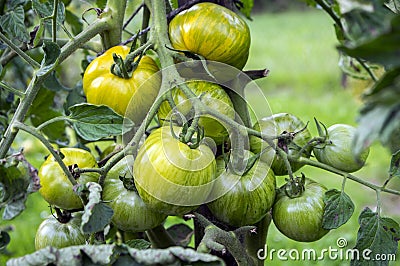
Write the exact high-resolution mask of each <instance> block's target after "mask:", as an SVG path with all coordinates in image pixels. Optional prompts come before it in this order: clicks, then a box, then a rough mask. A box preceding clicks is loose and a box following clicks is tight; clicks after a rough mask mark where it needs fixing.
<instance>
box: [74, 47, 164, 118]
mask: <svg viewBox="0 0 400 266" xmlns="http://www.w3.org/2000/svg"><path fill="white" fill-rule="evenodd" d="M129 50H130V48H129V47H127V46H114V47H111V48H110V49H108V50H107V51H106V52H105V53H103V54H102V55H100V56H99V57H97V58H96V59H94V60H93V61H92V62H91V63H90V64H89V66H88V67H87V68H86V70H85V73H84V75H83V81H82V82H83V84H82V85H83V91H84V93H85V95H86V99H87V102H88V103H91V104H97V105H101V104H104V105H107V106H109V107H110V108H112V109H113V110H114V111H115V112H117V113H118V114H120V115H122V116H124V115H125V116H128V117H129V118H130V119H131V120H132V121H133V122H134V123H136V124H138V123H140V122H141V121H142V120H143V119H144V117H145V116H146V114H147V112H148V110H149V109H150V107H151V105H152V104H153V102H154V100H155V99H156V97H157V96H158V92H159V90H160V86H161V77H160V76H159V75H158V74H156V73H157V72H158V71H159V69H158V67H157V64H156V63H155V62H154V60H153V59H152V58H151V57H149V56H146V55H145V56H143V57H142V59H141V60H140V63H139V65H138V67H137V69H136V70H135V71H134V72H133V73H132V77H131V78H129V79H124V78H121V77H118V76H116V75H114V74H112V73H111V71H110V68H111V66H112V64H113V63H114V60H113V56H112V55H113V53H116V54H117V55H120V56H121V57H122V58H123V59H125V57H126V56H127V55H128V53H129ZM143 84H144V85H143ZM141 85H143V86H141Z"/></svg>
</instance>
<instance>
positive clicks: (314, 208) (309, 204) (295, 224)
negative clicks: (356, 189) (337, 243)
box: [272, 179, 329, 242]
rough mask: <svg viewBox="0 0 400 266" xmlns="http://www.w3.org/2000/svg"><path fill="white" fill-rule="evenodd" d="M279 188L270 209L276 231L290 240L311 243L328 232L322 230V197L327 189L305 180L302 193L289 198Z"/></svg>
mask: <svg viewBox="0 0 400 266" xmlns="http://www.w3.org/2000/svg"><path fill="white" fill-rule="evenodd" d="M284 186H285V185H284ZM284 186H283V187H281V188H280V189H279V190H278V193H277V195H276V199H275V203H274V206H273V207H272V219H273V221H274V224H275V226H276V227H277V228H278V230H279V231H280V232H281V233H282V234H284V235H285V236H287V237H288V238H290V239H293V240H296V241H300V242H312V241H316V240H318V239H320V238H322V237H323V236H324V235H325V234H327V233H328V232H329V230H326V229H324V228H322V217H323V214H324V209H325V203H324V196H325V192H326V191H327V189H326V188H325V187H324V186H323V185H321V184H319V183H317V182H314V181H312V180H310V179H306V180H305V184H304V189H305V190H304V192H303V193H302V194H301V195H300V196H298V197H295V198H290V197H288V195H286V193H285V188H284Z"/></svg>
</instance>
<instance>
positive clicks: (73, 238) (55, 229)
mask: <svg viewBox="0 0 400 266" xmlns="http://www.w3.org/2000/svg"><path fill="white" fill-rule="evenodd" d="M81 218H82V215H81V214H80V213H75V214H74V215H73V217H72V218H71V220H70V221H68V222H67V223H60V222H59V221H58V220H57V219H56V218H55V217H54V216H53V215H50V216H48V217H47V218H46V219H45V220H43V222H42V223H41V224H40V225H39V228H38V230H37V231H36V236H35V248H36V250H39V249H42V248H45V247H47V246H52V247H55V248H64V247H69V246H75V245H84V244H86V236H85V235H84V234H83V233H82V231H81V229H80V226H81V222H82V219H81Z"/></svg>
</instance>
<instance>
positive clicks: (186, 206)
mask: <svg viewBox="0 0 400 266" xmlns="http://www.w3.org/2000/svg"><path fill="white" fill-rule="evenodd" d="M180 130H181V129H180V128H179V127H170V126H164V127H160V128H158V129H156V130H155V131H153V132H152V133H151V134H150V135H149V137H148V138H147V139H146V141H145V142H144V144H143V146H142V147H141V148H140V149H139V152H138V155H137V157H136V159H135V162H134V165H133V172H134V176H135V184H136V188H137V190H138V192H139V195H140V197H141V198H142V199H143V201H144V202H145V203H146V204H147V205H148V206H149V207H150V208H153V209H154V210H156V211H159V212H163V213H166V214H168V215H180V214H185V213H187V212H189V211H191V210H193V209H195V208H196V207H197V206H198V205H200V204H201V203H202V202H204V201H205V200H206V199H207V197H208V195H209V194H210V192H211V188H212V186H211V181H212V180H213V179H214V177H215V171H216V163H215V158H214V154H213V152H212V150H211V149H210V148H209V147H208V146H206V145H205V144H200V143H199V145H198V147H196V148H191V147H190V146H189V145H188V144H187V143H183V142H181V141H180V140H179V139H178V138H177V137H176V136H174V132H176V133H177V134H179V132H180Z"/></svg>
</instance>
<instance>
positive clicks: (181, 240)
mask: <svg viewBox="0 0 400 266" xmlns="http://www.w3.org/2000/svg"><path fill="white" fill-rule="evenodd" d="M167 232H168V233H169V235H170V236H171V237H172V239H173V240H174V243H176V244H179V246H182V247H186V246H187V245H188V244H189V243H190V240H191V238H192V236H193V230H192V228H190V227H189V226H188V225H187V224H183V223H182V224H174V225H172V226H171V227H169V228H168V229H167Z"/></svg>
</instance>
